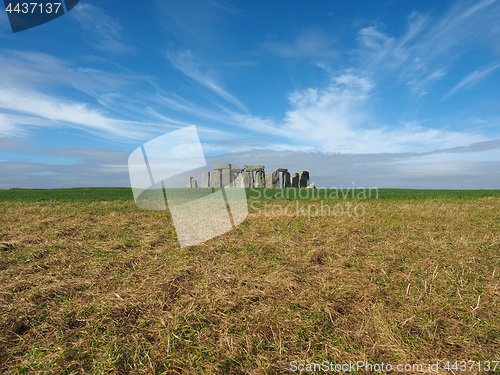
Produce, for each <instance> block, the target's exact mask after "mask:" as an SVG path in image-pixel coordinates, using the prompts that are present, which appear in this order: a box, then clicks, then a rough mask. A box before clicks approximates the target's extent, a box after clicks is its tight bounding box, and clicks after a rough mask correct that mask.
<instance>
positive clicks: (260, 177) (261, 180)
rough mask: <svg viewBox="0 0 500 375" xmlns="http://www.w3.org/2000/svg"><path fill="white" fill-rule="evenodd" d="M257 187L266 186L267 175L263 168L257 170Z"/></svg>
mask: <svg viewBox="0 0 500 375" xmlns="http://www.w3.org/2000/svg"><path fill="white" fill-rule="evenodd" d="M254 186H255V187H256V188H263V187H266V175H265V173H264V171H263V170H260V171H257V172H255V184H254Z"/></svg>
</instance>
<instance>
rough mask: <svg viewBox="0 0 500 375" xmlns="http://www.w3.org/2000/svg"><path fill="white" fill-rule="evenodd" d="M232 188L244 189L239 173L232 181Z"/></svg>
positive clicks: (241, 176)
mask: <svg viewBox="0 0 500 375" xmlns="http://www.w3.org/2000/svg"><path fill="white" fill-rule="evenodd" d="M234 187H236V188H243V187H245V186H244V185H243V175H242V174H241V173H238V174H237V175H236V178H235V179H234Z"/></svg>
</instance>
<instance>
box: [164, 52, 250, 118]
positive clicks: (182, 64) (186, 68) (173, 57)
mask: <svg viewBox="0 0 500 375" xmlns="http://www.w3.org/2000/svg"><path fill="white" fill-rule="evenodd" d="M166 56H167V58H168V60H169V62H170V64H172V66H173V67H174V68H176V69H177V70H179V71H180V72H182V73H183V74H185V75H186V76H188V77H190V78H191V79H193V80H194V81H195V82H197V83H198V84H200V85H202V86H204V87H206V88H208V89H209V90H211V91H212V92H214V93H215V94H217V95H218V96H219V97H221V98H222V99H224V100H225V101H227V102H229V103H231V104H233V105H234V106H236V107H237V108H239V109H240V110H242V111H244V112H248V110H247V109H246V107H245V106H244V105H243V103H241V102H240V101H239V100H238V99H236V98H235V97H234V96H233V95H231V94H229V93H228V92H227V91H226V90H224V89H223V88H222V87H221V86H220V85H219V84H218V83H217V82H216V81H215V79H213V78H212V77H210V75H209V74H204V73H202V72H201V68H200V65H199V64H197V63H196V62H195V60H194V58H193V55H192V53H191V51H190V50H186V51H180V52H172V51H167V53H166Z"/></svg>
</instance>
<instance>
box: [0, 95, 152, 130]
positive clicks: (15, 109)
mask: <svg viewBox="0 0 500 375" xmlns="http://www.w3.org/2000/svg"><path fill="white" fill-rule="evenodd" d="M0 109H1V110H2V111H5V112H8V113H16V114H20V115H21V119H22V118H23V117H27V116H31V117H32V118H31V119H32V122H31V123H30V124H29V125H32V126H33V125H36V126H57V125H59V126H61V125H66V126H72V127H76V128H79V129H82V130H86V131H89V132H93V133H97V134H99V135H101V136H102V135H106V134H107V135H108V136H113V137H114V138H123V139H125V138H137V137H144V136H145V133H144V132H142V131H137V130H136V128H137V123H132V122H128V121H121V120H117V119H113V118H110V117H107V116H106V115H105V114H103V113H102V112H100V111H98V110H96V109H92V108H90V107H89V106H88V105H87V104H86V103H79V102H74V101H68V100H63V99H61V98H58V97H52V96H49V95H45V94H41V93H37V92H34V91H20V90H12V89H7V88H4V87H1V86H0ZM5 118H7V119H9V118H8V117H5V115H4V119H5ZM10 120H11V121H10V122H7V125H6V130H7V134H9V133H11V132H12V131H13V128H14V129H15V128H18V127H22V125H23V124H22V123H20V122H19V118H17V117H15V118H14V117H13V116H12V117H10ZM39 120H41V121H39ZM49 124H50V125H49ZM9 130H10V132H9ZM16 130H17V129H16ZM146 134H147V133H146Z"/></svg>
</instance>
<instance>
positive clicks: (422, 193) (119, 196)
mask: <svg viewBox="0 0 500 375" xmlns="http://www.w3.org/2000/svg"><path fill="white" fill-rule="evenodd" d="M168 190H169V191H171V192H172V193H173V195H174V196H175V195H176V194H184V193H185V192H186V191H188V192H190V193H192V194H195V195H200V196H203V195H206V194H208V193H209V192H210V191H211V189H202V188H200V189H188V190H187V189H168ZM247 197H248V198H249V199H288V200H297V199H298V200H304V199H324V198H330V199H342V200H352V199H399V198H404V199H422V198H424V199H427V198H481V197H500V189H499V190H417V189H376V188H366V189H354V190H353V189H351V188H345V189H340V188H339V189H281V188H280V189H263V188H252V189H247ZM132 199H133V195H132V189H130V188H120V187H115V188H72V189H19V190H0V201H11V202H12V201H18V202H42V201H115V200H132Z"/></svg>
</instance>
